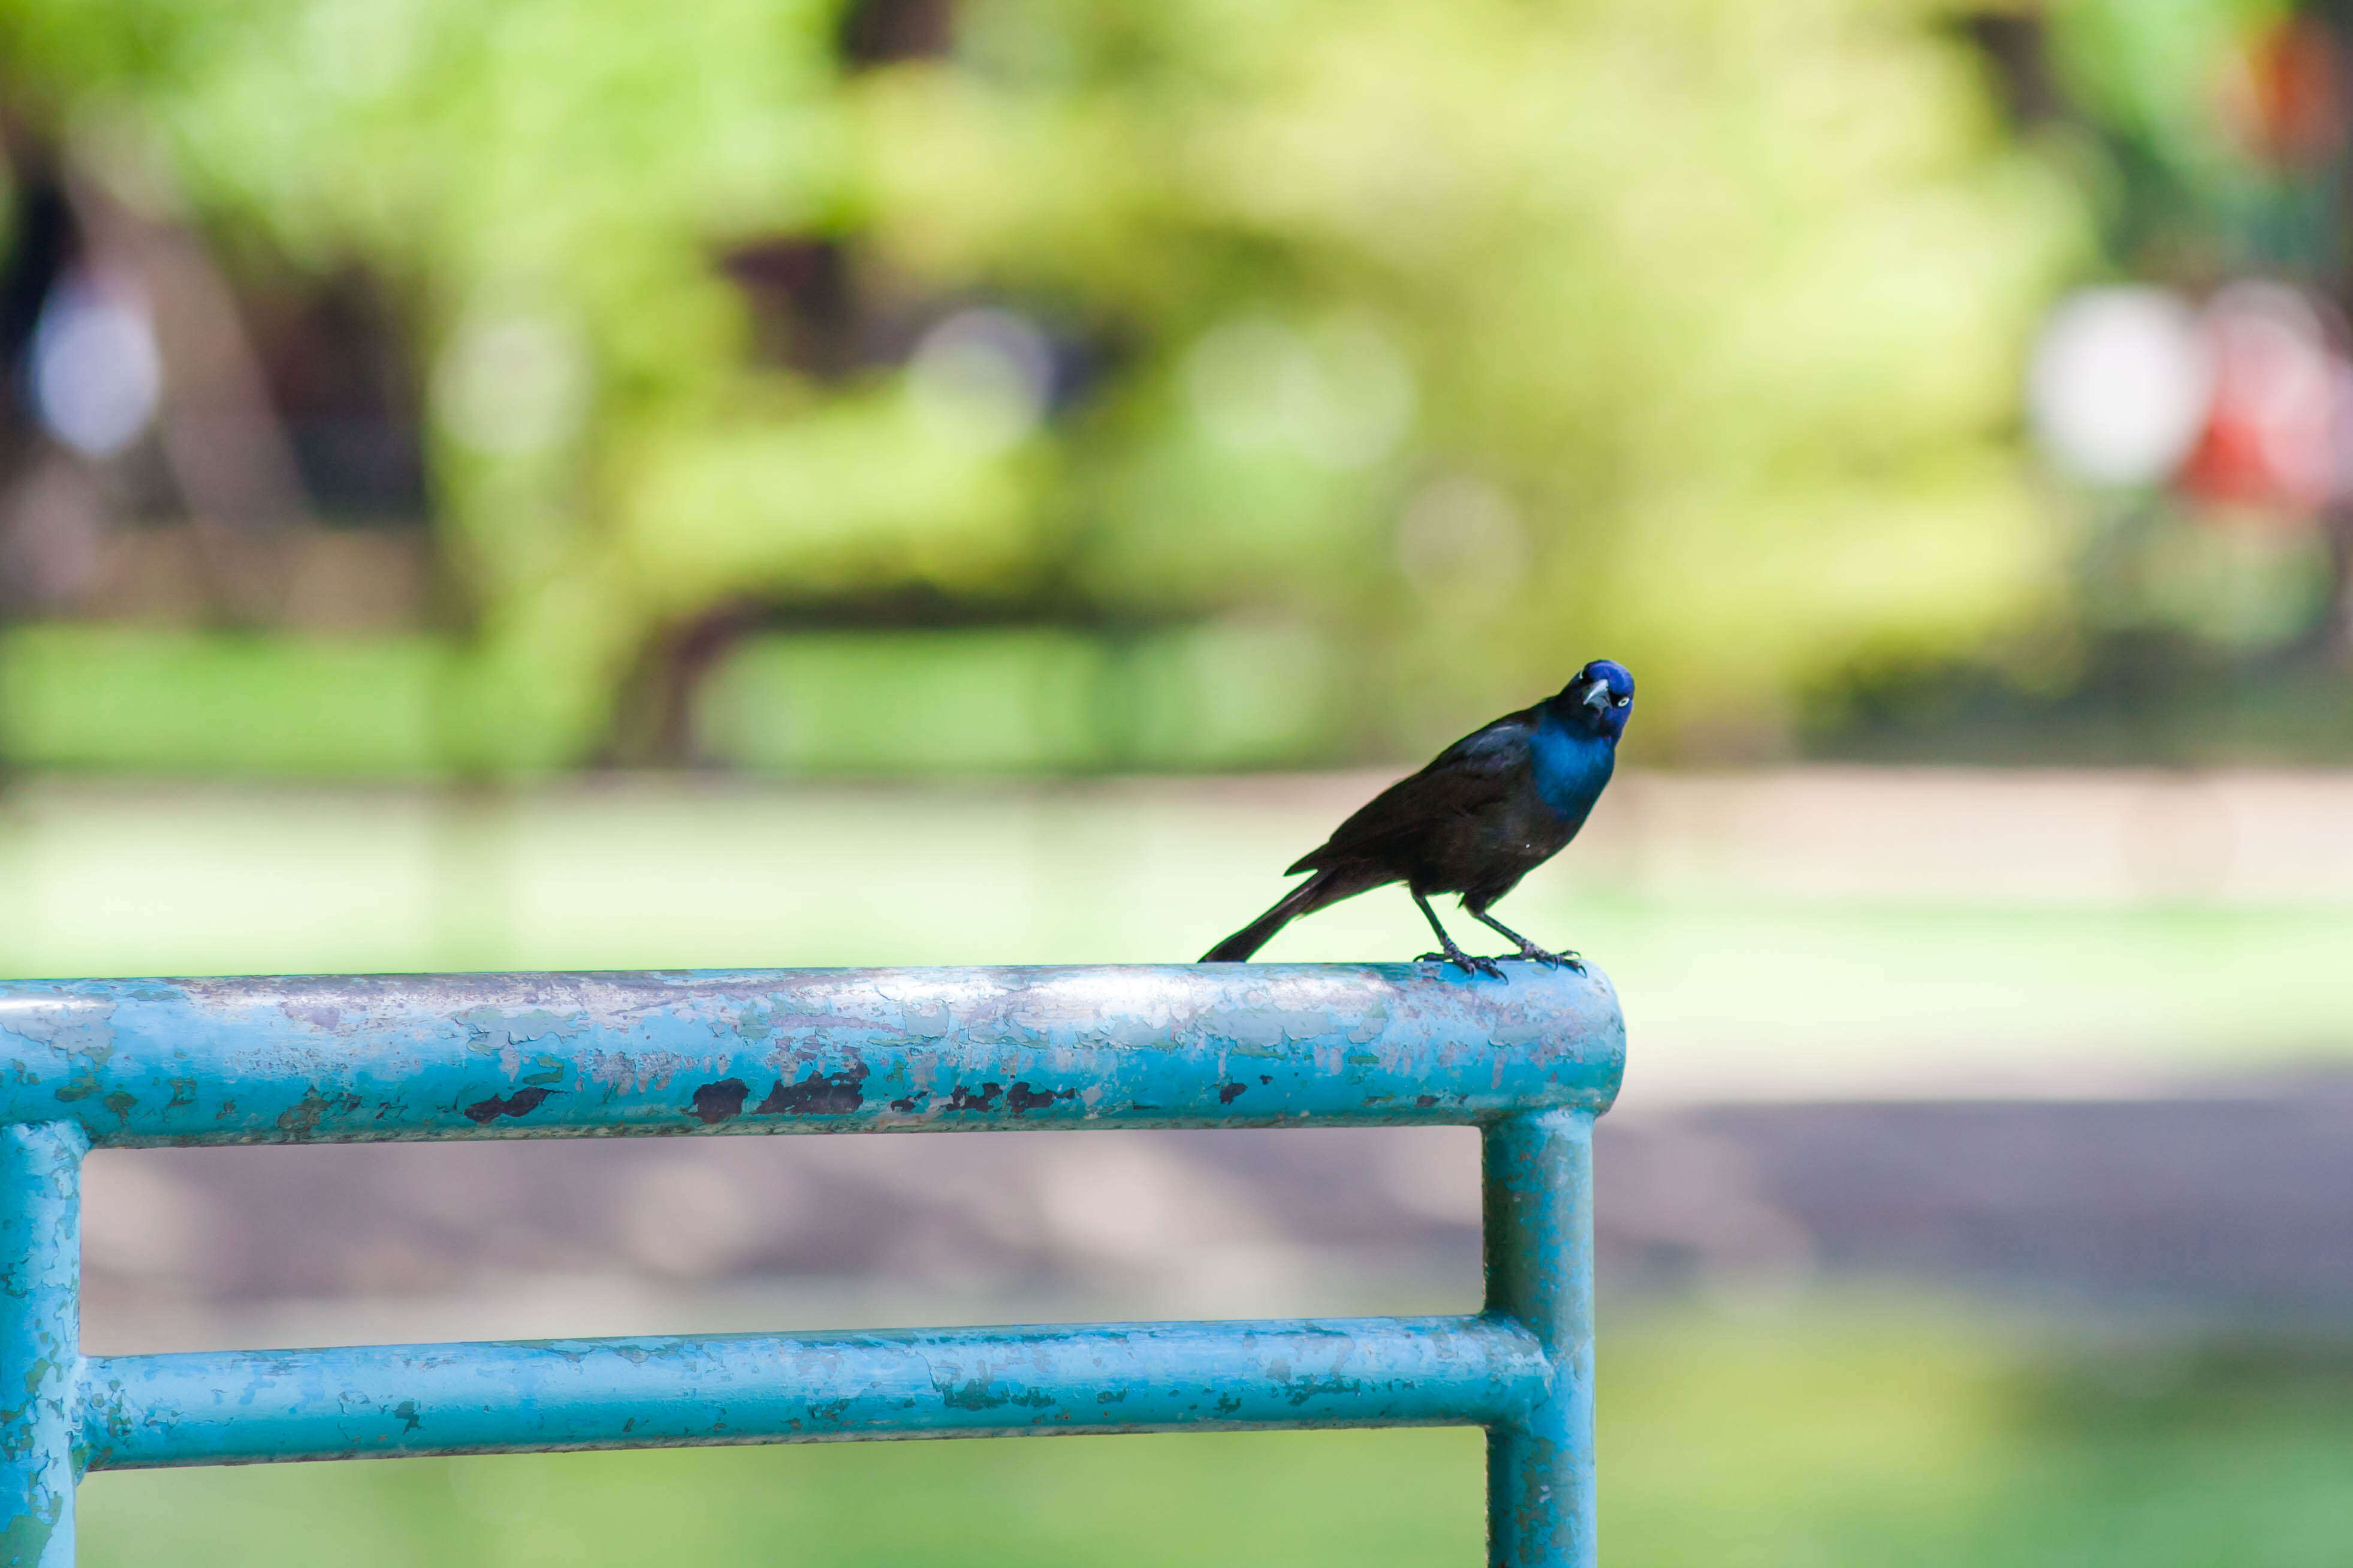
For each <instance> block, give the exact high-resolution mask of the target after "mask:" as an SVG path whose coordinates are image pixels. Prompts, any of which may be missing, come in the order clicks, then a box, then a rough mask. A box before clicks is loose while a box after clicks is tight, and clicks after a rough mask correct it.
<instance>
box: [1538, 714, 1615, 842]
mask: <svg viewBox="0 0 2353 1568" xmlns="http://www.w3.org/2000/svg"><path fill="white" fill-rule="evenodd" d="M1531 750H1532V752H1533V757H1532V759H1531V760H1532V761H1533V762H1534V763H1535V783H1536V794H1537V795H1541V796H1542V797H1543V798H1544V803H1545V805H1547V806H1550V807H1551V808H1552V809H1553V811H1554V812H1556V813H1557V814H1558V815H1559V816H1560V818H1561V820H1563V821H1564V822H1567V823H1570V824H1572V825H1574V824H1576V823H1580V822H1583V821H1584V820H1585V817H1586V814H1587V813H1588V812H1590V811H1591V810H1592V809H1593V803H1594V802H1595V801H1596V800H1598V799H1599V798H1600V795H1601V791H1602V787H1603V786H1604V785H1606V784H1609V774H1610V773H1611V772H1612V771H1613V770H1615V769H1616V767H1617V765H1618V742H1617V740H1616V739H1615V738H1614V737H1612V736H1609V735H1606V734H1596V733H1594V732H1593V731H1590V730H1587V729H1585V728H1583V727H1582V726H1580V725H1577V724H1575V723H1572V722H1570V721H1568V720H1567V718H1565V717H1564V716H1563V715H1562V714H1561V713H1560V712H1559V711H1557V710H1556V709H1555V708H1554V707H1553V705H1552V704H1551V703H1549V702H1547V703H1546V704H1544V705H1543V706H1542V707H1540V708H1539V709H1537V710H1536V732H1535V744H1534V746H1533V747H1532V748H1531Z"/></svg>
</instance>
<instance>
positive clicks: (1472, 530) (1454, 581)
mask: <svg viewBox="0 0 2353 1568" xmlns="http://www.w3.org/2000/svg"><path fill="white" fill-rule="evenodd" d="M1397 544H1398V565H1399V566H1400V567H1402V568H1403V569H1404V571H1405V575H1406V580H1407V581H1408V582H1409V583H1411V584H1413V585H1414V586H1415V587H1416V588H1418V589H1419V590H1420V591H1421V592H1423V593H1425V594H1430V595H1449V596H1461V597H1463V598H1467V599H1471V600H1473V601H1476V602H1477V603H1479V604H1482V605H1485V604H1492V603H1493V602H1495V601H1497V600H1499V599H1502V598H1504V597H1506V596H1508V595H1509V594H1510V593H1511V591H1512V587H1513V585H1514V584H1515V583H1516V582H1517V581H1518V577H1519V574H1520V571H1521V569H1522V568H1523V567H1525V565H1526V564H1527V560H1528V537H1527V530H1526V529H1525V527H1524V526H1522V524H1521V521H1520V513H1519V509H1518V508H1516V507H1514V505H1513V504H1512V499H1511V497H1509V496H1507V495H1505V494H1504V492H1503V491H1502V490H1500V489H1496V488H1495V487H1494V486H1493V485H1492V484H1490V483H1488V482H1487V481H1486V480H1485V479H1480V478H1478V477H1477V476H1475V475H1471V474H1447V475H1444V476H1442V477H1440V478H1439V479H1432V480H1431V481H1430V483H1428V484H1426V485H1424V486H1423V487H1422V488H1421V489H1419V490H1418V491H1416V492H1415V494H1414V497H1413V499H1412V500H1409V501H1408V502H1407V503H1406V509H1405V514H1404V515H1403V516H1402V517H1400V518H1399V519H1398V540H1397Z"/></svg>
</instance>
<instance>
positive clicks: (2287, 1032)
mask: <svg viewBox="0 0 2353 1568" xmlns="http://www.w3.org/2000/svg"><path fill="white" fill-rule="evenodd" d="M1311 812H1312V813H1314V814H1312V815H1310V814H1307V813H1311ZM1328 826H1330V823H1329V821H1328V820H1325V817H1324V815H1323V814H1322V813H1321V808H1319V807H1315V806H1314V803H1313V802H1308V803H1306V804H1305V805H1303V804H1301V803H1300V802H1299V801H1297V800H1293V799H1289V798H1287V797H1283V796H1281V795H1274V796H1267V795H1261V794H1258V793H1255V792H1254V789H1253V786H1251V785H1250V784H1247V783H1234V782H1227V783H1221V784H1199V785H1176V784H1167V783H1165V782H1163V783H1156V784H1103V785H1094V786H1087V787H1083V788H1070V789H1048V788H1015V787H997V788H988V787H979V786H973V785H961V786H944V785H943V786H937V787H934V788H927V789H917V788H911V787H902V788H896V789H890V790H863V791H861V790H855V789H849V788H839V789H814V788H799V789H790V790H777V789H772V788H754V787H749V786H745V785H743V784H724V783H722V784H696V783H691V782H681V781H676V780H657V781H642V780H621V781H614V780H595V781H584V782H578V783H573V784H565V785H562V786H552V787H549V788H545V789H540V790H533V791H520V792H515V793H512V794H479V795H477V794H467V793H464V792H457V791H436V790H424V789H417V790H404V789H393V788H358V787H354V788H351V789H346V790H332V789H319V788H309V789H270V788H263V787H255V786H237V787H221V786H206V785H199V784H97V783H92V782H88V781H82V782H73V781H65V780H40V779H34V780H28V781H26V782H24V783H22V784H19V785H18V786H17V787H16V788H15V789H13V790H12V791H11V792H10V793H9V794H8V795H7V797H6V798H5V800H0V888H5V889H6V891H7V895H8V896H7V898H6V899H5V900H0V974H13V975H22V976H58V975H73V974H157V973H176V974H191V973H195V974H201V973H288V972H306V971H308V972H330V973H332V972H346V971H361V972H367V971H397V970H436V969H586V968H640V967H642V968H675V967H681V966H692V967H712V968H717V967H725V966H729V965H751V966H763V965H771V964H787V965H788V964H829V963H846V964H899V963H1140V962H1155V961H1158V962H1167V961H1179V962H1181V961H1184V960H1188V959H1190V958H1192V957H1194V956H1195V955H1196V954H1198V953H1199V952H1201V951H1202V950H1203V949H1204V948H1206V947H1207V946H1208V944H1209V943H1210V942H1213V941H1214V940H1216V939H1217V938H1218V937H1219V936H1222V935H1224V934H1225V933H1226V932H1227V931H1230V930H1231V929H1233V928H1234V927H1235V926H1237V925H1239V924H1240V923H1241V922H1242V921H1244V920H1245V919H1246V918H1248V917H1249V916H1250V915H1251V914H1254V913H1255V912H1257V910H1259V909H1260V908H1261V907H1262V906H1263V905H1264V904H1265V903H1267V902H1269V901H1271V900H1272V899H1273V898H1274V897H1275V896H1276V894H1277V893H1278V892H1279V891H1280V890H1281V889H1282V886H1283V885H1284V884H1283V881H1282V878H1281V877H1280V875H1278V871H1277V868H1280V867H1282V865H1284V864H1286V863H1287V862H1288V861H1289V859H1290V858H1291V857H1293V855H1295V854H1297V853H1298V851H1299V849H1300V847H1301V846H1302V845H1303V844H1306V843H1312V842H1313V841H1314V835H1315V834H1317V833H1319V832H1321V831H1323V830H1324V829H1325V828H1327V827H1328ZM1504 918H1505V919H1507V920H1510V921H1513V922H1514V924H1515V925H1518V926H1519V927H1521V929H1523V930H1525V931H1529V932H1531V933H1532V934H1535V935H1538V936H1540V937H1543V938H1545V939H1546V940H1553V941H1567V942H1572V943H1574V944H1575V945H1577V946H1578V947H1581V948H1582V949H1583V950H1584V951H1585V952H1587V954H1588V956H1590V957H1591V958H1592V959H1593V960H1594V961H1595V962H1596V963H1599V965H1601V967H1602V968H1603V969H1604V970H1606V971H1607V972H1608V973H1609V975H1610V976H1611V978H1612V979H1614V980H1615V981H1616V982H1617V984H1618V986H1619V989H1620V994H1622V996H1623V997H1624V999H1625V1007H1626V1014H1627V1019H1628V1025H1629V1028H1630V1035H1631V1038H1632V1040H1633V1042H1634V1050H1633V1056H1632V1058H1631V1060H1630V1065H1629V1071H1628V1078H1627V1092H1628V1095H1629V1097H1630V1100H1629V1103H1630V1104H1631V1103H1636V1102H1638V1101H1639V1100H1640V1099H1641V1098H1643V1097H1648V1096H1650V1095H1652V1094H1655V1093H1660V1092H1662V1091H1668V1092H1674V1093H1680V1094H1684V1095H1689V1094H1693V1093H1703V1094H1710V1095H1723V1094H1734V1095H1738V1094H1744V1093H1751V1092H1758V1091H1763V1092H1769V1093H1774V1094H1778V1095H1782V1096H1787V1095H1789V1094H1793V1093H1795V1094H1828V1095H1840V1094H1852V1093H1858V1092H1871V1093H1876V1092H1891V1091H1892V1092H1904V1093H1913V1092H1971V1093H1986V1092H1994V1093H1999V1092H2005V1091H2009V1090H2011V1089H2024V1090H2027V1091H2030V1092H2039V1091H2043V1090H2047V1089H2052V1088H2058V1089H2092V1090H2094V1091H2102V1090H2106V1089H2115V1088H2116V1087H2120V1086H2121V1087H2126V1088H2131V1087H2137V1084H2138V1082H2140V1081H2142V1080H2149V1079H2154V1080H2158V1081H2162V1080H2164V1079H2168V1078H2182V1077H2189V1078H2196V1077H2200V1076H2220V1075H2226V1074H2230V1073H2233V1072H2239V1071H2243V1070H2248V1069H2255V1070H2263V1069H2276V1068H2292V1067H2297V1066H2302V1065H2305V1064H2307V1063H2310V1062H2313V1061H2316V1060H2319V1059H2335V1060H2338V1061H2342V1060H2343V1059H2345V1058H2347V1057H2348V1055H2353V1023H2348V1020H2353V967H2348V965H2347V964H2346V963H2343V962H2342V955H2343V954H2344V953H2346V952H2353V908H2346V907H2317V906H2316V907H2304V908H2295V907H2278V908H2253V907H2225V906H2221V905H2209V906H2197V905H2180V906H2171V907H2168V906H2164V905H2153V904H2113V903H2112V904H2099V903H2075V904H2065V905H2044V906H2040V907H2015V908H2003V907H1994V906H1985V905H1975V906H1972V905H1965V904H1937V903H1934V902H1928V901H1925V900H1924V901H1919V902H1914V903H1895V902H1888V901H1877V902H1870V901H1862V900H1853V899H1831V898H1810V899H1797V898H1787V899H1768V898H1766V897H1764V896H1762V895H1759V894H1757V893H1755V892H1744V891H1742V890H1740V889H1736V888H1732V887H1722V888H1709V887H1690V886H1684V885H1683V884H1680V883H1678V884H1676V885H1675V886H1673V887H1672V888H1666V889H1655V890H1642V889H1630V888H1620V889H1612V888H1610V887H1609V886H1607V885H1604V884H1601V883H1599V882H1597V881H1596V880H1594V879H1593V873H1592V871H1591V868H1588V866H1587V865H1586V863H1585V862H1584V861H1582V860H1579V859H1577V858H1576V857H1574V856H1567V857H1563V858H1562V859H1561V860H1559V861H1556V862H1555V863H1553V864H1551V865H1548V866H1546V867H1544V868H1541V869H1540V870H1539V871H1538V872H1537V873H1536V874H1535V876H1533V877H1531V878H1530V879H1528V883H1527V886H1526V887H1525V888H1524V889H1522V890H1521V891H1519V892H1518V893H1516V894H1515V895H1514V898H1513V900H1512V901H1511V903H1510V905H1509V906H1508V907H1507V908H1506V909H1505V910H1504ZM1428 945H1429V931H1428V930H1427V928H1425V927H1424V926H1423V925H1422V923H1421V921H1420V919H1419V916H1418V915H1416V914H1415V912H1414V910H1413V906H1412V905H1411V903H1409V901H1408V900H1406V899H1405V898H1404V897H1403V896H1402V895H1401V894H1398V893H1396V892H1391V891H1382V892H1377V893H1374V894H1369V895H1367V896H1366V897H1364V898H1361V899H1356V900H1351V901H1349V902H1347V903H1345V904H1341V905H1339V906H1337V907H1335V908H1334V909H1331V910H1325V911H1324V912H1323V913H1321V914H1318V915H1317V916H1316V917H1315V918H1314V920H1311V921H1303V922H1301V923H1300V924H1299V925H1298V926H1296V927H1293V929H1291V930H1288V931H1284V932H1283V933H1282V935H1281V936H1279V937H1278V938H1277V939H1276V940H1275V942H1274V943H1273V944H1272V945H1271V947H1270V948H1269V949H1268V951H1267V953H1266V956H1267V957H1269V958H1271V959H1275V960H1331V959H1360V958H1365V957H1368V956H1377V957H1384V958H1398V957H1402V956H1406V955H1409V954H1412V953H1415V952H1420V951H1421V950H1422V949H1423V948H1425V947H1426V946H1428Z"/></svg>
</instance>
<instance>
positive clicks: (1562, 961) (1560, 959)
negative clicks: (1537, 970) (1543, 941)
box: [1520, 942, 1585, 974]
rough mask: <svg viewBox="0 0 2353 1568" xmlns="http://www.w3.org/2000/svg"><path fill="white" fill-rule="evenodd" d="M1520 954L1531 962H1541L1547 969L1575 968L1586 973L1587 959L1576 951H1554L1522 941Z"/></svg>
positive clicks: (1580, 972)
mask: <svg viewBox="0 0 2353 1568" xmlns="http://www.w3.org/2000/svg"><path fill="white" fill-rule="evenodd" d="M1520 956H1521V957H1522V958H1524V959H1525V960H1527V961H1528V962H1529V963H1541V964H1543V965H1544V966H1545V967H1546V969H1574V970H1576V971H1577V973H1579V974H1582V973H1585V960H1584V959H1583V958H1581V957H1579V956H1577V954H1576V953H1574V952H1551V951H1549V950H1547V949H1545V948H1541V947H1538V946H1537V945H1536V944H1535V942H1522V943H1520Z"/></svg>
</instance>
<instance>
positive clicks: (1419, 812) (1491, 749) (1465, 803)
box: [1283, 709, 1535, 876]
mask: <svg viewBox="0 0 2353 1568" xmlns="http://www.w3.org/2000/svg"><path fill="white" fill-rule="evenodd" d="M1534 736H1535V710H1534V709H1523V710H1521V711H1519V712H1517V713H1507V714H1505V715H1504V717H1502V718H1501V719H1498V720H1496V721H1494V722H1493V723H1492V724H1489V725H1487V726H1486V727H1484V728H1483V729H1480V730H1474V731H1472V732H1471V733H1470V734H1468V735H1465V736H1463V737H1462V739H1461V740H1459V741H1457V742H1454V744H1452V745H1451V746H1449V747H1447V748H1446V750H1444V751H1442V752H1439V753H1438V755H1437V756H1436V757H1435V758H1433V759H1432V760H1431V762H1430V765H1429V766H1428V767H1426V768H1424V769H1422V770H1421V772H1419V773H1415V774H1413V775H1412V776H1411V777H1409V778H1402V779H1399V780H1398V782H1397V783H1395V784H1391V785H1389V787H1388V788H1387V789H1385V790H1383V791H1381V793H1380V794H1378V795H1375V796H1374V797H1373V798H1372V799H1371V800H1369V801H1367V802H1366V803H1365V804H1364V805H1361V806H1359V807H1358V808H1357V809H1356V813H1355V815H1354V816H1350V817H1349V818H1348V820H1347V821H1345V822H1344V823H1342V824H1340V826H1338V827H1337V828H1335V829H1334V830H1333V833H1332V837H1330V838H1328V839H1325V840H1324V843H1323V844H1322V845H1321V846H1320V847H1317V848H1314V849H1311V850H1309V851H1308V852H1307V853H1306V854H1304V855H1303V856H1301V857H1300V858H1299V859H1298V861H1297V862H1296V863H1295V864H1293V866H1292V868H1291V869H1290V870H1289V871H1286V872H1285V873H1283V874H1284V875H1285V876H1292V875H1295V874H1296V873H1298V872H1301V871H1320V870H1323V869H1324V868H1327V867H1331V866H1334V865H1339V864H1344V863H1345V862H1348V861H1351V860H1356V859H1361V858H1373V859H1382V858H1389V857H1390V856H1391V855H1393V854H1394V853H1395V852H1397V851H1398V850H1400V849H1402V848H1404V847H1408V846H1409V845H1410V844H1411V843H1412V842H1413V841H1414V840H1415V839H1417V838H1419V837H1421V836H1422V835H1423V834H1425V833H1427V832H1428V831H1429V830H1430V825H1431V823H1432V822H1434V821H1436V820H1438V819H1440V818H1442V817H1445V816H1451V815H1454V814H1457V813H1468V812H1474V811H1477V810H1479V809H1480V808H1481V807H1482V806H1486V805H1493V803H1495V802H1496V801H1499V800H1501V799H1503V798H1504V795H1505V793H1506V792H1507V791H1508V790H1509V789H1510V788H1511V784H1512V780H1513V778H1514V775H1515V774H1516V773H1520V772H1522V771H1524V770H1525V769H1526V767H1527V766H1528V752H1529V744H1530V742H1531V741H1532V739H1533V738H1534Z"/></svg>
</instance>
